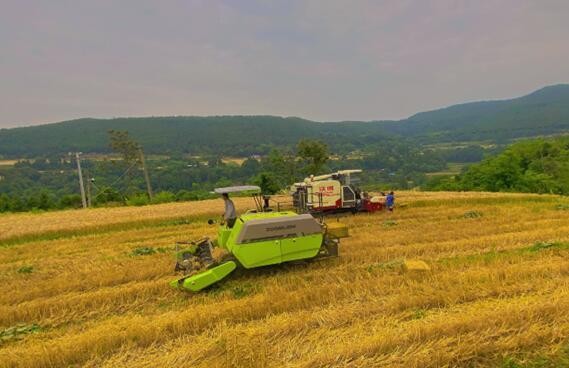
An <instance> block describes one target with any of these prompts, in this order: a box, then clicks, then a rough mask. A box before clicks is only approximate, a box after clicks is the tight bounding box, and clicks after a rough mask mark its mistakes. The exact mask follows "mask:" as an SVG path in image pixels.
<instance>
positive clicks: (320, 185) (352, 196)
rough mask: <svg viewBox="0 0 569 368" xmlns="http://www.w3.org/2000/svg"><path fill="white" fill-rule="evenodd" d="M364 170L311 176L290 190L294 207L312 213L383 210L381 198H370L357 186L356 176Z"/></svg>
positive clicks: (295, 184)
mask: <svg viewBox="0 0 569 368" xmlns="http://www.w3.org/2000/svg"><path fill="white" fill-rule="evenodd" d="M361 172H362V170H340V171H337V172H335V173H331V174H326V175H319V176H314V175H311V176H309V177H307V178H305V179H304V181H301V182H299V183H294V184H293V185H292V186H291V187H290V191H291V194H292V197H293V203H294V206H295V207H296V208H298V209H301V210H304V212H309V213H322V214H326V213H336V212H352V213H356V212H375V211H379V210H381V209H382V208H383V201H382V198H381V197H369V196H368V195H367V194H366V193H365V192H362V191H361V190H360V189H359V188H358V187H357V186H356V185H355V182H356V179H355V178H353V177H352V175H354V174H359V173H361Z"/></svg>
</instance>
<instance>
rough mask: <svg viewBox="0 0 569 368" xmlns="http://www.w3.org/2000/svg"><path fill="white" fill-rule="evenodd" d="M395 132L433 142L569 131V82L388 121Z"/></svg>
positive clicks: (501, 138) (496, 138) (504, 138)
mask: <svg viewBox="0 0 569 368" xmlns="http://www.w3.org/2000/svg"><path fill="white" fill-rule="evenodd" d="M387 130H388V131H390V132H392V133H397V134H403V135H407V136H415V137H421V138H422V140H427V141H431V142H441V141H472V140H487V139H490V140H501V141H508V140H510V139H512V138H518V137H532V136H537V135H549V134H559V133H565V132H569V84H558V85H554V86H549V87H545V88H542V89H540V90H538V91H535V92H533V93H531V94H529V95H526V96H523V97H519V98H514V99H510V100H500V101H482V102H472V103H466V104H460V105H454V106H451V107H447V108H444V109H438V110H433V111H428V112H422V113H418V114H416V115H413V116H411V117H410V118H408V119H406V120H404V121H402V122H398V123H390V124H387Z"/></svg>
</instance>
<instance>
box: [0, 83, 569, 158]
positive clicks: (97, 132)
mask: <svg viewBox="0 0 569 368" xmlns="http://www.w3.org/2000/svg"><path fill="white" fill-rule="evenodd" d="M109 129H115V130H128V131H129V132H130V134H131V136H133V137H134V138H135V139H136V140H138V141H139V142H140V143H142V145H143V146H144V147H145V149H146V150H147V151H148V152H151V153H152V152H153V153H170V152H187V153H192V154H204V153H206V154H208V153H216V154H233V155H236V154H237V155H249V154H254V153H266V152H268V150H269V149H270V148H269V147H270V146H291V145H294V144H296V142H298V140H299V139H300V138H318V139H322V140H324V141H326V142H327V143H328V144H330V145H331V146H332V148H333V150H334V151H336V152H349V151H350V150H353V149H359V148H361V147H362V146H365V145H367V144H370V143H380V142H385V141H390V142H391V141H401V140H405V139H408V138H411V139H413V140H416V141H419V142H426V143H437V142H452V141H480V140H490V141H499V142H507V141H509V140H511V139H514V138H518V137H532V136H538V135H549V134H558V133H562V132H567V131H569V85H556V86H550V87H545V88H543V89H540V90H538V91H536V92H534V93H531V94H529V95H527V96H524V97H520V98H515V99H511V100H503V101H486V102H474V103H467V104H461V105H455V106H451V107H448V108H444V109H440V110H434V111H429V112H422V113H418V114H416V115H413V116H411V117H410V118H408V119H404V120H401V121H396V122H395V121H374V122H335V123H321V122H314V121H310V120H305V119H300V118H282V117H275V116H213V117H146V118H116V119H79V120H72V121H66V122H61V123H54V124H47V125H42V126H32V127H24V128H14V129H2V130H0V155H3V156H7V157H23V156H26V157H30V156H32V157H33V156H37V155H48V154H56V153H66V152H69V151H77V150H79V151H84V152H106V151H108V146H107V145H108V143H107V131H108V130H109Z"/></svg>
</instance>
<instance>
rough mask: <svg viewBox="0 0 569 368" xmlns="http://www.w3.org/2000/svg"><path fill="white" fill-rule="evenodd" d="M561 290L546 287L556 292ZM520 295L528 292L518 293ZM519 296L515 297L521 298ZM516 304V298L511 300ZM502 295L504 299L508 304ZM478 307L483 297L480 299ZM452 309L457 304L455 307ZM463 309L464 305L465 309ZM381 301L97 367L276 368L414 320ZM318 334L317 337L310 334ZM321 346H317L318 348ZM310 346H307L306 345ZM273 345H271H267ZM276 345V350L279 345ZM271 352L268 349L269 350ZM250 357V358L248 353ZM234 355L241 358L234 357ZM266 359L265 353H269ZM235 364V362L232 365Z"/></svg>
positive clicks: (151, 350) (224, 329) (230, 331)
mask: <svg viewBox="0 0 569 368" xmlns="http://www.w3.org/2000/svg"><path fill="white" fill-rule="evenodd" d="M555 290H556V288H551V290H547V292H548V293H552V292H555ZM518 295H524V293H522V294H518ZM518 295H516V297H517V296H518ZM540 295H541V297H542V298H543V297H545V298H549V295H548V294H543V293H540ZM508 301H509V302H516V301H517V299H515V298H511V299H508ZM508 301H505V300H504V299H500V302H508ZM472 303H474V304H475V305H476V306H478V305H479V304H480V303H481V301H480V300H475V301H473V302H472ZM448 308H451V309H452V308H457V305H456V304H454V305H451V306H449V307H448ZM461 308H463V307H461ZM382 312H385V309H384V308H383V305H382V304H378V303H377V301H374V300H365V301H359V302H349V303H340V304H332V305H330V306H328V307H326V308H316V309H315V310H311V311H306V310H302V311H299V312H295V313H283V314H279V315H274V314H273V315H270V316H268V317H267V318H266V319H263V320H259V321H253V322H245V323H239V324H235V325H230V324H227V323H223V322H222V323H220V324H219V325H217V326H214V327H213V328H211V329H209V330H207V331H205V332H204V334H202V335H198V336H182V337H180V338H178V339H175V340H171V341H166V342H165V343H164V344H163V345H152V346H150V347H148V348H146V349H136V350H133V349H132V348H129V349H128V351H127V349H123V350H122V351H119V352H117V353H116V354H115V355H113V356H112V357H110V358H109V359H108V360H107V361H105V364H104V365H102V364H101V360H100V359H98V360H97V363H96V364H95V365H96V366H109V367H111V366H112V367H122V366H126V365H128V366H129V367H145V366H148V364H155V365H157V366H177V365H180V364H186V365H192V366H194V365H199V363H204V362H208V364H209V363H210V362H211V361H212V360H213V361H215V360H216V359H217V360H220V361H221V363H222V364H226V365H231V364H237V363H239V362H240V363H243V364H251V362H259V361H263V357H262V354H263V353H268V356H269V357H270V361H272V362H273V364H275V366H280V365H285V364H286V363H287V362H290V361H294V360H299V359H301V358H302V357H303V356H304V355H306V356H309V355H310V354H311V352H313V351H315V350H316V346H318V344H319V341H320V339H322V338H323V334H329V335H333V336H334V337H333V339H334V342H335V343H336V344H338V345H340V346H341V345H344V344H345V345H346V346H350V344H351V342H350V341H346V342H343V341H344V339H348V340H352V341H360V339H362V338H366V337H368V336H367V335H369V327H370V326H369V321H370V319H371V320H375V321H379V322H380V326H379V325H378V326H377V330H380V329H388V328H391V329H394V328H401V326H402V325H405V324H406V323H407V322H406V321H409V320H411V319H410V318H408V315H407V317H406V316H405V315H395V317H396V318H397V319H395V320H393V319H390V316H389V313H387V314H386V313H382ZM432 313H434V314H440V313H441V309H434V310H433V312H432ZM354 325H357V328H358V329H360V328H361V329H364V330H365V331H367V334H366V333H362V334H360V335H358V334H357V333H354V331H353V329H352V326H354ZM338 330H346V331H345V332H344V336H340V335H338ZM311 336H313V337H311ZM315 345H316V346H315ZM303 346H304V347H307V346H308V348H305V349H303V348H302V347H303ZM267 347H268V348H267ZM275 348H277V349H275ZM264 350H268V352H266V351H264ZM247 356H248V357H249V359H247V358H246V357H247ZM233 358H236V359H238V361H234V360H232V359H233ZM265 358H266V357H265ZM230 363H231V364H230Z"/></svg>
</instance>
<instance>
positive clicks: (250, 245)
mask: <svg viewBox="0 0 569 368" xmlns="http://www.w3.org/2000/svg"><path fill="white" fill-rule="evenodd" d="M243 191H251V192H253V198H254V199H255V203H256V205H257V206H256V207H257V209H256V210H252V211H248V212H247V213H245V214H243V215H241V216H239V217H238V218H237V220H236V221H235V224H234V226H233V227H232V228H229V227H228V226H227V225H226V224H221V225H220V226H219V229H218V237H217V240H216V241H212V240H210V239H209V238H203V239H201V240H198V241H195V242H191V243H186V247H185V248H184V249H181V250H178V252H177V255H176V257H177V262H176V268H175V271H177V272H181V273H182V274H183V277H181V278H179V279H177V280H174V281H172V282H171V283H170V285H171V286H173V287H175V288H178V289H182V290H189V291H194V292H195V291H199V290H202V289H204V288H206V287H208V286H210V285H212V284H214V283H216V282H218V281H220V280H222V279H223V278H225V277H227V276H228V275H229V274H230V273H232V272H233V271H234V270H235V269H236V268H237V267H238V266H242V267H243V268H246V269H250V268H256V267H262V266H269V265H275V264H280V263H284V262H290V261H298V260H307V259H316V258H323V257H334V256H337V255H338V245H339V242H340V238H343V237H347V236H348V229H347V227H346V226H345V225H343V224H341V223H339V222H335V223H333V224H331V225H326V224H325V223H324V222H323V221H319V220H317V219H316V218H314V217H313V216H312V215H310V214H298V213H296V212H292V211H267V208H266V206H263V204H262V203H263V197H262V196H261V195H260V194H259V193H260V188H259V187H256V186H239V187H228V188H217V189H215V192H216V193H219V194H223V193H235V192H243ZM210 223H211V222H210Z"/></svg>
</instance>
